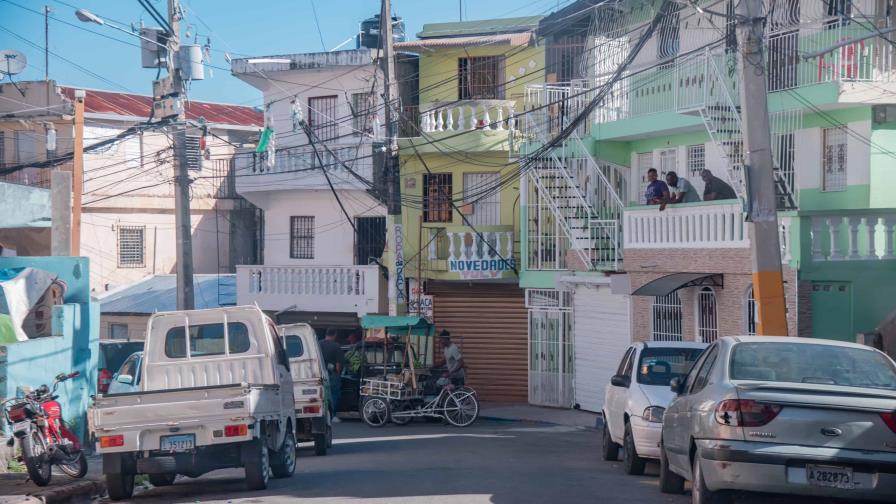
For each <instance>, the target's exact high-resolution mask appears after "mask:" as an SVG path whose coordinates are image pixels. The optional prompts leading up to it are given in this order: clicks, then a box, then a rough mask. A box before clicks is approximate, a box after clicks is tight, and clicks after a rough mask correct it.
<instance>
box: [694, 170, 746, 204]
mask: <svg viewBox="0 0 896 504" xmlns="http://www.w3.org/2000/svg"><path fill="white" fill-rule="evenodd" d="M700 178H702V179H703V182H704V183H705V184H706V185H705V186H704V189H703V200H704V201H715V200H726V199H737V194H736V193H735V192H734V189H732V187H731V186H730V185H728V183H727V182H725V181H724V180H722V179H720V178H719V177H716V176H715V175H713V174H712V172H711V171H709V170H703V171H702V172H700Z"/></svg>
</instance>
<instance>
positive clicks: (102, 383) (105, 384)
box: [96, 369, 112, 394]
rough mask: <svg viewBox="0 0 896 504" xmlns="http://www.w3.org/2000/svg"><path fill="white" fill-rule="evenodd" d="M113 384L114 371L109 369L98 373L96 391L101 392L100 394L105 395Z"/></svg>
mask: <svg viewBox="0 0 896 504" xmlns="http://www.w3.org/2000/svg"><path fill="white" fill-rule="evenodd" d="M111 383H112V371H109V370H108V369H100V372H99V373H97V383H96V389H97V390H99V392H100V394H105V393H106V392H108V391H109V384H111Z"/></svg>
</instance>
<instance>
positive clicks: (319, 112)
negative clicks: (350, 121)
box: [308, 95, 338, 142]
mask: <svg viewBox="0 0 896 504" xmlns="http://www.w3.org/2000/svg"><path fill="white" fill-rule="evenodd" d="M337 99H338V97H337V96H336V95H333V96H316V97H314V98H308V125H309V126H310V127H311V130H312V131H313V132H314V135H315V136H316V137H317V140H319V141H322V142H325V141H327V140H334V139H335V138H336V137H337V136H338V127H337V124H336V102H337Z"/></svg>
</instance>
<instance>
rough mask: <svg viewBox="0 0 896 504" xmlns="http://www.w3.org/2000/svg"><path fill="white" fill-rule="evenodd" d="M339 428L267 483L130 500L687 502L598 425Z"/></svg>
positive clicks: (227, 476) (216, 475)
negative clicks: (617, 458) (626, 465)
mask: <svg viewBox="0 0 896 504" xmlns="http://www.w3.org/2000/svg"><path fill="white" fill-rule="evenodd" d="M334 427H335V434H336V439H335V441H334V446H333V448H332V449H331V451H330V452H329V453H328V454H327V455H326V456H323V457H316V456H314V453H313V451H312V449H311V447H310V446H307V447H306V446H304V445H303V446H302V447H301V448H300V449H299V458H298V466H297V468H296V473H295V475H293V476H292V477H291V478H286V479H277V480H271V483H270V486H269V487H268V489H267V490H265V491H263V492H249V491H247V490H246V489H245V484H244V481H243V471H242V469H239V470H237V469H229V470H222V471H215V472H212V473H209V474H207V475H205V476H203V477H201V478H197V479H189V478H186V477H179V478H178V480H177V481H176V482H175V484H174V485H173V486H170V487H161V488H149V489H142V490H137V492H136V493H135V496H134V498H133V499H132V500H131V502H134V503H137V504H155V503H197V502H202V503H222V504H223V503H281V502H282V503H285V502H293V501H294V499H296V498H300V499H302V502H305V503H313V504H318V503H335V502H347V501H355V500H360V501H364V502H365V503H384V504H385V503H390V504H393V503H411V502H413V503H424V504H444V503H451V504H454V503H457V504H460V503H463V504H479V503H496V504H501V503H557V502H607V503H616V502H621V503H625V504H638V503H675V504H678V503H682V504H683V503H687V502H690V495H682V496H671V495H664V494H661V493H660V492H659V489H658V488H657V483H658V479H657V477H656V474H657V469H658V468H657V467H656V466H655V465H653V464H649V465H648V467H647V475H646V476H642V477H634V476H626V475H625V474H623V471H622V464H621V462H605V461H603V460H600V457H599V451H598V448H599V445H600V431H596V430H593V429H585V428H577V427H564V426H551V425H542V424H527V423H516V422H493V421H483V420H480V421H478V422H477V423H475V424H474V425H472V426H470V427H467V428H465V429H458V428H455V427H450V426H443V425H441V424H430V423H413V424H410V425H406V426H394V425H388V426H385V427H383V428H380V429H373V428H370V427H367V426H366V425H364V424H363V423H361V422H358V421H346V422H343V423H340V424H338V425H336V426H334ZM810 502H811V504H819V501H817V500H814V501H809V500H805V501H804V500H802V499H801V500H795V499H791V498H786V497H782V498H769V497H767V496H760V495H741V496H739V498H738V499H737V504H779V503H780V504H785V503H786V504H797V503H800V504H804V503H805V504H809V503H810Z"/></svg>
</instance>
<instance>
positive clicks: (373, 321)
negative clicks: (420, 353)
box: [361, 315, 436, 336]
mask: <svg viewBox="0 0 896 504" xmlns="http://www.w3.org/2000/svg"><path fill="white" fill-rule="evenodd" d="M361 327H362V328H364V329H386V331H387V332H388V333H389V334H398V335H405V334H407V332H408V329H409V328H410V330H411V334H412V335H414V336H435V334H436V327H435V326H434V325H432V324H430V323H429V321H427V320H426V319H425V318H423V317H416V316H413V315H405V316H390V315H364V316H363V317H361Z"/></svg>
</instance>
